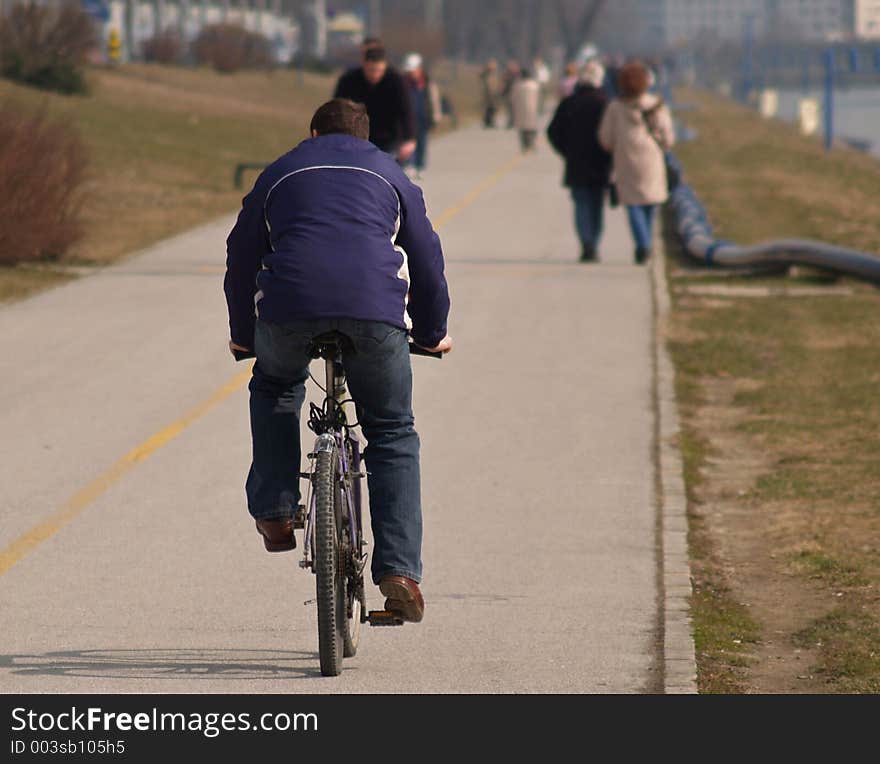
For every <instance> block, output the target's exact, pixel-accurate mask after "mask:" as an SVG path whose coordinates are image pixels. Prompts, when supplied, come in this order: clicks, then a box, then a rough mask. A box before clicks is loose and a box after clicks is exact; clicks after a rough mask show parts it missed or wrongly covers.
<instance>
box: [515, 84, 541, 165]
mask: <svg viewBox="0 0 880 764" xmlns="http://www.w3.org/2000/svg"><path fill="white" fill-rule="evenodd" d="M539 99H540V85H538V82H537V80H535V78H534V77H533V76H532V73H531V72H530V71H529V70H527V69H524V70H523V72H522V76H521V77H520V79H518V80H517V81H516V83H515V84H514V86H513V89H512V90H511V93H510V104H511V109H512V110H513V124H514V127H516V129H517V130H519V140H520V147H521V148H522V150H523V152H528V151H533V150H534V148H535V138H536V137H537V135H538V118H539V115H538V109H539Z"/></svg>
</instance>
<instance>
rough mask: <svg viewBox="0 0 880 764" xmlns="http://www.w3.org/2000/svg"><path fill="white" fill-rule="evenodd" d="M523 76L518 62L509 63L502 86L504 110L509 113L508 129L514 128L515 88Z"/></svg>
mask: <svg viewBox="0 0 880 764" xmlns="http://www.w3.org/2000/svg"><path fill="white" fill-rule="evenodd" d="M520 76H521V70H520V66H519V64H518V63H517V62H516V61H508V62H507V68H506V69H505V71H504V80H503V82H502V85H501V100H502V101H503V102H504V108H505V110H506V111H507V129H508V130H512V129H513V128H514V118H513V86H514V85H515V84H516V83H517V82H518V81H519V78H520Z"/></svg>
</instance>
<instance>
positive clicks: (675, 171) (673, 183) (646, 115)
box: [642, 99, 681, 194]
mask: <svg viewBox="0 0 880 764" xmlns="http://www.w3.org/2000/svg"><path fill="white" fill-rule="evenodd" d="M661 106H663V100H662V99H661V100H660V101H659V102H658V103H657V105H656V106H654V107H653V108H651V109H649V110H648V111H643V112H642V119H643V120H644V121H645V127H646V128H647V130H648V135H650V136H651V137H652V138H653V139H654V143H656V144H657V147H658V148H659V149H660V151H661V152H662V153H663V162H664V164H665V165H666V188H667V190H668V191H669V193H670V194H671V193H672V192H673V191H675V189H676V188H678V187H679V185H680V184H681V166H680V165H679V164H678V162H677V161H676V160H675V158H674V157H673V156H672V153H671V152H669V151H667V150H666V149H665V148H663V145H662V144H661V143H660V141H659V140H658V138H657V135H656V133H655V132H654V127H653V125H652V124H651V115H653V114H655V113H656V112H657V110H658V109H659V108H660V107H661Z"/></svg>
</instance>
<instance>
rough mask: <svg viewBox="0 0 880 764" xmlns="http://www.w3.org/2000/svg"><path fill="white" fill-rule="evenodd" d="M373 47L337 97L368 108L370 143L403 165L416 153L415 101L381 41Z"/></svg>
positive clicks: (341, 81)
mask: <svg viewBox="0 0 880 764" xmlns="http://www.w3.org/2000/svg"><path fill="white" fill-rule="evenodd" d="M371 43H372V44H371V45H365V46H364V49H363V60H362V62H361V66H359V67H356V68H354V69H350V70H349V71H347V72H346V73H345V74H343V75H342V76H341V77H340V78H339V81H338V82H337V83H336V91H335V93H334V95H333V97H334V98H347V99H349V100H350V101H354V102H355V103H362V104H364V105H365V106H366V107H367V114H368V115H369V117H370V142H371V143H372V144H374V145H375V146H378V147H379V148H380V149H382V151H384V152H386V153H388V154H391V155H392V156H395V157H396V158H397V160H398V162H400V163H401V164H403V163H405V162H406V161H407V160H409V158H410V157H411V156H412V155H413V152H414V151H415V149H416V124H415V115H414V113H413V105H412V99H411V98H410V94H409V88H408V87H407V84H406V81H405V80H404V78H403V77H402V76H401V75H400V74H399V73H398V72H397V71H396V70H395V69H394V68H393V67H391V66H389V65H388V60H387V57H386V53H385V48H383V47H382V45H381V43H379V42H378V41H371Z"/></svg>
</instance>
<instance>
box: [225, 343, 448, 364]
mask: <svg viewBox="0 0 880 764" xmlns="http://www.w3.org/2000/svg"><path fill="white" fill-rule="evenodd" d="M409 354H410V355H421V356H425V357H426V358H443V355H444V354H443V353H432V352H431V351H430V350H425V348H423V347H419V346H418V345H416V344H414V343H412V342H410V343H409ZM232 355H234V356H235V360H236V361H247V360H248V359H249V358H256V355H255V354H254V351H253V350H248V351H247V352H245V351H243V350H233V351H232Z"/></svg>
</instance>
